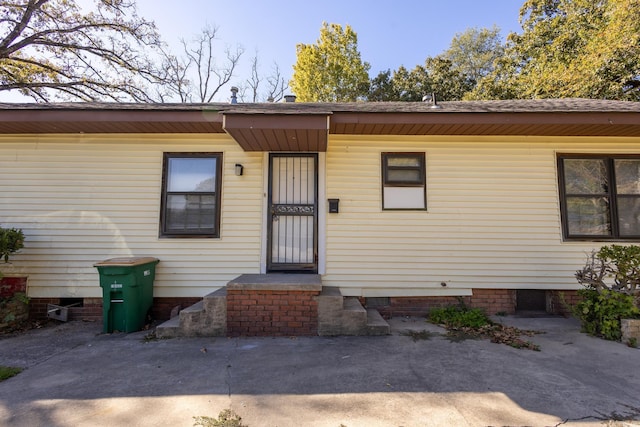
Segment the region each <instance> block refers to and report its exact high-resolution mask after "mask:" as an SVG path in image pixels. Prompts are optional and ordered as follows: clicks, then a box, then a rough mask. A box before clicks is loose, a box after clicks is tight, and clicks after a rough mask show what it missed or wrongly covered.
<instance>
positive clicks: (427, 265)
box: [324, 136, 640, 296]
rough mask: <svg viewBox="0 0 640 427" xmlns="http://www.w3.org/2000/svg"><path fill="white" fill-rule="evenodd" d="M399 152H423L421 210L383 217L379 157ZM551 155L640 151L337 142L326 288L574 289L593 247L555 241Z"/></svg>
mask: <svg viewBox="0 0 640 427" xmlns="http://www.w3.org/2000/svg"><path fill="white" fill-rule="evenodd" d="M402 151H407V152H425V153H426V169H427V211H383V210H382V208H381V206H382V200H381V194H382V191H381V176H380V175H381V166H380V158H381V156H380V153H381V152H402ZM558 152H567V153H568V152H578V153H589V152H605V153H640V139H637V138H635V139H634V138H549V137H382V136H380V137H378V136H375V137H370V136H369V137H346V136H343V137H337V136H333V137H332V138H331V140H330V143H329V150H328V152H327V172H326V182H327V188H326V192H327V197H329V198H338V199H340V213H339V214H330V215H328V217H327V221H328V222H327V244H326V259H327V274H326V276H325V277H324V283H325V284H328V285H333V286H340V287H341V289H342V290H343V293H344V294H347V295H363V296H383V295H384V296H414V295H450V294H451V293H452V292H453V293H454V294H456V293H457V294H459V295H463V294H466V293H468V291H469V289H472V288H520V289H528V288H535V289H572V288H574V289H575V288H578V286H577V282H576V280H575V279H574V277H573V274H574V273H575V271H576V270H577V269H578V268H580V267H581V266H582V265H583V264H584V259H585V252H588V251H590V250H591V249H593V248H595V247H597V246H599V245H601V244H600V243H590V242H583V243H575V242H573V243H566V242H563V241H562V232H561V224H560V212H559V201H558V185H557V176H556V153H558ZM442 282H444V283H446V284H447V286H446V287H442V286H441V283H442Z"/></svg>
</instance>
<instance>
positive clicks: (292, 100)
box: [284, 95, 296, 102]
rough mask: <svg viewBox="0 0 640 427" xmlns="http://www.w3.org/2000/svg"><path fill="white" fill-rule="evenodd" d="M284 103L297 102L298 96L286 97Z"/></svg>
mask: <svg viewBox="0 0 640 427" xmlns="http://www.w3.org/2000/svg"><path fill="white" fill-rule="evenodd" d="M284 102H296V96H295V95H285V96H284Z"/></svg>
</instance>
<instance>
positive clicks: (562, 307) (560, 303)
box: [547, 291, 581, 317]
mask: <svg viewBox="0 0 640 427" xmlns="http://www.w3.org/2000/svg"><path fill="white" fill-rule="evenodd" d="M580 299H581V298H580V296H579V295H578V291H547V302H548V307H547V311H549V313H553V314H560V315H562V316H565V317H568V316H570V315H571V309H572V308H573V307H574V306H575V305H576V304H578V303H579V302H580Z"/></svg>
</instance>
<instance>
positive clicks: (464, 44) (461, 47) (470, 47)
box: [439, 25, 504, 86]
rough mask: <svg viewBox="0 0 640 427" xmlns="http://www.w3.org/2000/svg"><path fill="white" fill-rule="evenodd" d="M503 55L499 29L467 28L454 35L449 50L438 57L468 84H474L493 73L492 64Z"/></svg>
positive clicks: (495, 27)
mask: <svg viewBox="0 0 640 427" xmlns="http://www.w3.org/2000/svg"><path fill="white" fill-rule="evenodd" d="M503 55H504V45H503V43H502V39H501V37H500V28H498V27H497V26H495V25H494V26H493V27H492V28H468V29H467V30H465V31H464V32H462V33H459V34H456V35H455V36H454V37H453V39H452V40H451V44H450V46H449V49H447V50H446V51H444V53H442V54H441V55H439V56H440V57H441V58H442V59H445V60H448V61H451V68H452V69H453V70H455V71H456V72H458V73H460V74H461V75H462V76H464V78H466V79H468V80H469V82H468V84H470V85H472V86H475V85H476V83H477V82H478V81H479V80H480V79H481V78H483V77H484V76H486V75H487V74H489V73H490V72H492V71H493V68H494V66H493V64H494V62H495V61H496V60H497V59H498V58H500V57H502V56H503Z"/></svg>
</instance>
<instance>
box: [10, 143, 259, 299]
mask: <svg viewBox="0 0 640 427" xmlns="http://www.w3.org/2000/svg"><path fill="white" fill-rule="evenodd" d="M182 151H184V152H222V153H223V161H224V169H223V178H222V179H223V181H222V183H223V189H222V198H223V200H222V216H221V220H222V224H221V238H220V239H160V238H159V237H158V227H159V225H158V223H159V216H160V213H159V212H160V192H161V180H162V156H163V152H182ZM235 163H242V164H243V165H244V166H245V169H244V175H243V176H240V177H238V176H235V175H234V165H235ZM262 163H263V156H262V154H261V153H245V152H243V151H242V150H241V149H240V148H239V146H238V145H237V144H236V143H235V142H234V141H233V140H232V139H231V138H229V137H227V136H225V135H195V136H194V135H170V136H141V135H119V136H106V135H105V136H95V135H68V136H55V137H53V136H49V137H45V136H15V137H11V136H6V137H2V138H1V139H0V225H2V226H4V227H8V226H13V227H18V228H22V229H23V231H24V233H25V236H26V240H25V248H24V249H23V250H22V251H21V252H20V253H19V254H17V255H15V256H13V258H12V264H11V265H9V266H5V265H2V266H0V268H1V269H2V271H3V272H4V273H5V274H28V276H29V283H28V286H29V295H30V296H32V297H48V296H50V297H95V296H100V295H101V289H100V287H99V283H98V274H97V270H96V269H95V268H94V267H93V264H94V263H95V262H97V261H101V260H104V259H106V258H112V257H118V256H153V257H157V258H159V259H160V264H159V265H158V268H157V277H156V281H155V295H156V296H160V297H163V296H201V295H204V294H206V293H208V292H210V291H211V290H212V289H215V288H216V287H219V286H223V285H224V284H226V282H227V281H229V280H231V279H233V278H235V277H236V276H237V275H238V274H242V273H257V272H259V270H260V240H261V238H262V235H261V228H262V197H263V175H262V168H263V165H262Z"/></svg>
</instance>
